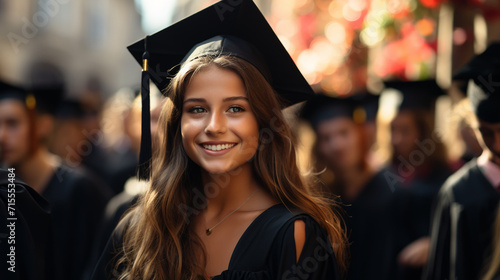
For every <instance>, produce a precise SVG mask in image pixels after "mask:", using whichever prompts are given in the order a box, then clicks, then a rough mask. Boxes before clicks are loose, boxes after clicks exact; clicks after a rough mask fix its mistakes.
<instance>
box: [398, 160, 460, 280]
mask: <svg viewBox="0 0 500 280" xmlns="http://www.w3.org/2000/svg"><path fill="white" fill-rule="evenodd" d="M449 175H451V170H450V169H448V168H440V169H434V170H431V171H430V172H429V173H428V174H427V175H426V176H417V177H415V178H414V179H413V180H412V181H411V183H410V184H408V185H396V187H395V190H394V200H393V206H392V208H393V211H394V212H393V217H394V224H393V226H394V228H393V230H394V232H395V234H396V236H395V241H394V242H395V244H396V252H397V254H399V253H400V252H401V251H402V250H403V249H404V248H405V247H406V246H407V245H409V244H410V243H412V242H414V241H416V240H418V239H420V238H422V237H427V236H430V223H431V212H432V208H433V204H434V202H435V200H436V198H437V194H438V192H439V190H440V188H441V186H442V185H443V183H444V182H445V181H446V179H447V178H448V177H449ZM422 273H423V268H411V267H403V266H401V265H398V269H397V279H404V280H411V279H421V278H422Z"/></svg>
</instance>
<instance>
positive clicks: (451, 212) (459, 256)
mask: <svg viewBox="0 0 500 280" xmlns="http://www.w3.org/2000/svg"><path fill="white" fill-rule="evenodd" d="M499 200H500V194H499V193H498V192H497V191H496V190H495V189H494V188H493V186H492V185H491V183H490V182H489V181H488V179H487V178H486V177H485V176H484V174H483V173H482V171H481V170H480V169H479V167H478V165H477V160H472V161H470V162H468V163H467V164H466V165H464V166H463V167H462V168H461V169H460V170H458V171H457V172H456V173H455V174H453V175H452V176H451V177H450V178H449V179H448V180H447V181H446V183H445V184H444V185H443V188H442V189H441V191H440V192H439V199H438V203H437V205H436V208H435V209H434V212H433V221H432V228H431V248H430V258H429V262H428V265H427V267H426V270H425V273H424V276H425V277H424V279H429V280H430V279H432V280H444V279H456V280H466V279H467V280H468V279H479V275H480V272H481V269H482V267H483V265H484V263H485V260H486V258H487V257H488V256H489V254H490V253H491V252H490V250H491V242H492V227H493V225H494V220H495V215H496V213H497V211H496V209H497V205H498V201H499Z"/></svg>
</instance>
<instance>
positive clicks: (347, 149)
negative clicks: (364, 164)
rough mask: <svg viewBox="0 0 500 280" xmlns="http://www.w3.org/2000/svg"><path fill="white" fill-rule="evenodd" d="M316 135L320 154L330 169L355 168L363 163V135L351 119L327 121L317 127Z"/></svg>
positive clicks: (340, 118) (339, 118)
mask: <svg viewBox="0 0 500 280" xmlns="http://www.w3.org/2000/svg"><path fill="white" fill-rule="evenodd" d="M316 134H317V137H318V140H317V148H318V153H319V154H320V157H321V158H323V159H324V160H325V161H326V163H327V165H328V166H329V167H331V168H334V169H346V168H353V167H356V166H357V165H358V164H359V163H360V162H361V161H362V152H361V148H360V147H361V143H360V142H361V134H360V131H359V129H358V126H357V125H356V124H355V123H354V122H353V121H352V120H351V119H350V118H347V117H338V118H333V119H329V120H325V121H323V122H321V123H320V124H319V125H318V126H317V127H316Z"/></svg>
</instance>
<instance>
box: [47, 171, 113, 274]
mask: <svg viewBox="0 0 500 280" xmlns="http://www.w3.org/2000/svg"><path fill="white" fill-rule="evenodd" d="M42 196H44V197H45V198H46V199H47V200H48V201H49V203H50V205H51V209H52V217H53V226H54V237H55V238H54V243H55V244H54V250H55V257H56V260H57V263H58V269H57V273H58V275H57V279H75V280H77V279H81V278H82V275H83V272H84V269H85V267H86V265H87V264H88V262H89V259H90V257H91V252H92V246H93V245H94V242H95V238H96V234H97V231H98V227H99V225H100V222H101V219H102V216H103V211H104V208H105V206H106V203H107V201H108V200H109V199H110V197H111V192H110V191H109V190H108V189H107V187H106V186H105V185H99V184H98V183H96V181H94V180H92V179H91V177H89V176H88V175H87V174H85V173H84V171H82V170H79V169H70V168H68V167H66V166H64V165H62V166H60V167H58V168H57V169H56V172H55V173H54V175H53V176H52V178H51V180H50V181H49V183H48V184H47V187H46V188H45V190H44V191H43V193H42Z"/></svg>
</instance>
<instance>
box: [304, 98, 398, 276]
mask: <svg viewBox="0 0 500 280" xmlns="http://www.w3.org/2000/svg"><path fill="white" fill-rule="evenodd" d="M374 100H376V101H378V98H377V97H376V96H372V95H367V94H365V95H356V96H351V97H348V98H335V97H330V96H326V95H323V94H319V95H317V96H315V97H314V98H312V99H311V100H309V101H307V102H306V104H305V105H304V107H303V109H302V112H301V116H302V118H304V119H306V120H307V121H308V122H309V123H310V124H311V126H312V128H313V130H314V132H315V134H316V143H315V145H314V147H313V165H314V166H315V172H318V173H319V179H320V183H319V184H318V187H319V188H321V187H322V188H323V191H324V192H325V193H328V194H329V195H330V196H337V195H338V196H340V199H341V201H342V202H343V203H344V204H345V207H344V208H345V215H344V220H345V223H346V229H347V233H348V236H349V242H350V243H351V246H350V252H351V261H350V265H349V270H348V274H347V279H384V280H385V279H394V278H393V277H394V267H395V260H396V257H395V254H393V253H394V251H393V244H392V241H393V235H392V228H393V227H392V226H391V222H392V219H391V215H392V213H391V211H390V210H391V208H390V207H391V204H392V202H391V200H392V191H391V188H390V186H389V184H388V183H387V180H386V179H385V178H384V175H383V174H384V170H377V168H376V167H375V166H373V165H372V164H371V163H370V160H369V155H370V154H369V150H370V147H371V146H372V145H373V143H374V131H375V128H374V127H373V125H374V123H370V122H374V118H375V116H376V115H377V114H376V113H377V108H376V107H378V106H376V105H377V102H374ZM367 104H369V105H370V106H368V109H372V110H371V111H368V110H367V109H366V108H367V106H366V105H367ZM375 106H376V107H375ZM374 107H375V108H374ZM368 116H369V117H370V118H367V117H368ZM391 253H392V256H391ZM382 254H384V257H383V258H382V257H381V255H382ZM388 254H389V256H388Z"/></svg>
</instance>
